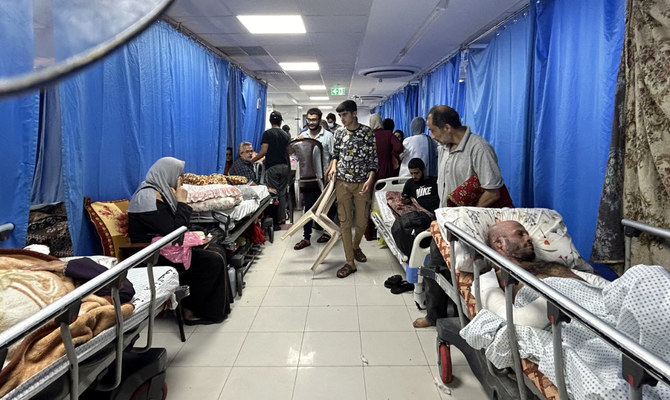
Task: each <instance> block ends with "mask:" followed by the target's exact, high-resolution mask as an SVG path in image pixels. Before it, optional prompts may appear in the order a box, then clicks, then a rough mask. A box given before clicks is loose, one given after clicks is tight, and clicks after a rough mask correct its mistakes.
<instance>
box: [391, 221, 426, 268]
mask: <svg viewBox="0 0 670 400" xmlns="http://www.w3.org/2000/svg"><path fill="white" fill-rule="evenodd" d="M431 222H432V220H431V219H430V216H429V215H428V214H426V213H425V212H423V211H410V212H408V213H406V214H403V215H401V216H399V217H398V218H396V220H395V222H393V226H391V235H393V240H394V241H395V244H396V246H398V248H399V249H400V251H402V253H403V254H404V255H406V256H407V257H409V255H410V253H411V252H412V245H413V244H414V238H415V237H416V235H418V234H419V233H421V232H423V231H425V230H426V229H428V228H429V227H430V223H431Z"/></svg>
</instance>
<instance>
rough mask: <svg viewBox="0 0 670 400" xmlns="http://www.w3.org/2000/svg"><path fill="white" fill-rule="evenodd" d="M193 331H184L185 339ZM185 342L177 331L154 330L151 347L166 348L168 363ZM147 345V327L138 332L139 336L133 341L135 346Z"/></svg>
mask: <svg viewBox="0 0 670 400" xmlns="http://www.w3.org/2000/svg"><path fill="white" fill-rule="evenodd" d="M192 334H193V332H188V333H185V336H186V341H188V338H189V337H190V336H191V335H192ZM184 344H185V342H182V341H181V339H180V338H179V332H169V333H168V332H154V334H153V339H152V340H151V347H163V348H165V350H167V354H168V364H169V363H171V362H172V360H174V358H175V356H176V355H177V353H179V350H181V348H182V347H184ZM146 345H147V329H146V328H145V329H144V330H143V331H142V332H141V333H140V338H139V339H138V340H137V342H135V347H144V346H146Z"/></svg>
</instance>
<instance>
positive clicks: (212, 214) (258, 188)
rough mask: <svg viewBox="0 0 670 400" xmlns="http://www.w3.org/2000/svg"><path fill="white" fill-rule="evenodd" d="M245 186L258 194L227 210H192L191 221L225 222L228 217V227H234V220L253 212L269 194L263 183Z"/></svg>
mask: <svg viewBox="0 0 670 400" xmlns="http://www.w3.org/2000/svg"><path fill="white" fill-rule="evenodd" d="M247 188H248V189H251V190H253V191H254V192H255V193H256V194H257V195H258V198H257V199H256V198H254V199H247V200H242V202H241V203H240V204H238V205H236V206H235V207H233V208H231V209H229V210H222V211H204V212H194V213H193V214H192V215H191V223H196V224H197V223H214V222H219V223H223V224H225V222H226V221H227V220H228V219H230V222H229V225H228V229H229V230H232V229H234V227H235V222H238V221H241V220H242V219H244V218H245V217H247V216H249V215H251V214H253V213H254V212H255V211H256V210H258V207H259V206H260V204H261V202H262V201H263V200H265V198H266V197H269V196H270V192H268V188H267V186H265V185H254V186H251V185H250V186H247Z"/></svg>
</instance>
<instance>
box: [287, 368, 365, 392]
mask: <svg viewBox="0 0 670 400" xmlns="http://www.w3.org/2000/svg"><path fill="white" fill-rule="evenodd" d="M363 376H364V374H363V368H362V367H313V368H302V367H301V368H298V377H297V379H296V383H295V390H294V392H293V400H343V399H346V400H365V398H366V396H365V383H364V377H363Z"/></svg>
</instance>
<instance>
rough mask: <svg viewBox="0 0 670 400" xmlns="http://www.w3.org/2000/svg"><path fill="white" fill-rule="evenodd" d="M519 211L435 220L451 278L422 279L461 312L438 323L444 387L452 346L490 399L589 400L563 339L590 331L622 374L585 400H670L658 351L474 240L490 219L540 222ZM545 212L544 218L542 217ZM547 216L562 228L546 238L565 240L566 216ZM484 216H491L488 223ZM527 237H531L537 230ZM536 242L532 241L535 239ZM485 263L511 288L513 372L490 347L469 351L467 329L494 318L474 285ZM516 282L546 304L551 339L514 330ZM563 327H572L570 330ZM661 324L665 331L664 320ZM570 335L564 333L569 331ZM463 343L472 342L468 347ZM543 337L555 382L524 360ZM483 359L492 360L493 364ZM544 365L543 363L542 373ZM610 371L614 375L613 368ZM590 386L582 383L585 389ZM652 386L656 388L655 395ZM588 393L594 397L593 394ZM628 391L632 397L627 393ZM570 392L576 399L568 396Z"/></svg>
mask: <svg viewBox="0 0 670 400" xmlns="http://www.w3.org/2000/svg"><path fill="white" fill-rule="evenodd" d="M514 210H515V211H503V210H502V209H498V210H495V209H476V208H470V207H459V208H454V209H438V210H436V214H437V221H436V222H434V223H433V225H432V226H431V233H432V235H433V237H434V238H435V241H436V243H437V244H438V247H439V248H440V252H441V253H442V254H443V256H444V257H445V261H447V266H448V268H449V271H448V276H449V279H445V277H443V276H442V275H441V274H438V273H436V271H434V270H431V269H429V268H422V269H421V274H422V275H424V276H426V277H430V278H432V279H435V280H436V281H437V283H438V284H439V286H440V287H441V288H442V289H443V290H444V291H445V292H446V293H447V294H448V296H449V297H450V298H451V299H452V300H453V301H454V302H455V303H456V305H457V315H456V316H454V317H450V318H443V319H439V320H438V321H437V331H438V339H437V352H438V364H439V368H440V375H441V378H442V380H443V381H444V382H445V383H448V382H450V381H451V379H452V374H451V359H450V351H449V346H450V345H455V346H457V347H458V348H459V350H461V351H462V352H463V353H464V355H465V357H466V359H467V360H468V363H469V365H470V368H471V370H472V372H473V373H474V374H475V375H476V376H477V378H478V379H479V381H480V382H481V384H482V386H483V388H484V390H485V392H486V393H487V394H488V396H489V398H496V399H527V398H542V399H544V398H546V399H558V398H560V399H568V398H584V394H585V393H587V390H585V388H582V387H576V386H575V385H577V386H578V385H579V384H578V383H577V382H576V381H577V380H580V379H581V378H579V377H578V378H577V379H575V378H574V375H572V376H566V375H567V373H568V372H570V370H569V369H568V363H569V364H570V365H571V366H572V365H575V362H574V360H573V359H574V356H573V358H572V359H571V358H566V354H568V353H574V351H575V349H574V348H570V347H567V348H565V349H564V346H563V344H564V343H566V342H567V340H568V339H567V337H566V336H564V335H565V333H562V332H567V331H568V330H569V329H571V327H573V326H575V327H577V328H581V329H582V330H583V331H588V333H589V335H590V336H589V338H590V339H589V340H586V339H584V338H585V337H586V336H584V337H582V338H581V339H582V340H583V341H584V343H588V344H589V345H595V344H601V345H602V346H603V347H605V348H607V350H608V351H609V352H614V353H615V354H616V352H617V351H618V352H620V353H621V356H620V357H621V358H618V356H616V357H615V365H614V366H613V367H612V368H613V370H614V371H618V378H617V374H612V375H614V376H613V377H612V378H613V379H614V382H615V384H614V385H611V387H608V389H607V390H610V391H609V392H607V394H606V395H604V396H600V397H598V396H596V395H594V394H593V393H591V394H588V393H587V394H586V396H593V397H591V398H622V399H623V398H626V397H628V398H630V399H641V398H642V396H643V393H644V395H645V398H647V397H648V398H668V397H667V396H669V395H670V387H668V386H667V385H669V384H670V363H668V360H667V359H662V358H660V357H659V356H658V355H657V354H655V353H654V352H652V351H650V350H649V349H647V348H645V347H643V346H641V345H640V344H638V342H637V341H634V340H631V338H630V337H629V336H628V335H627V334H624V333H622V332H620V331H619V330H617V329H616V328H614V327H613V326H612V325H611V324H609V323H606V322H605V321H603V320H602V319H601V318H599V317H597V316H595V315H594V314H592V313H591V312H589V311H587V310H586V309H585V308H583V307H582V306H581V303H580V304H577V303H575V302H574V301H572V300H570V299H569V298H568V297H566V296H564V295H563V294H562V293H561V292H559V291H557V290H556V289H555V288H554V287H553V286H550V285H548V284H547V283H545V281H546V280H539V279H537V278H536V277H535V276H533V275H532V274H530V273H529V272H527V271H526V270H524V269H522V268H521V267H519V266H517V265H515V264H513V263H511V262H510V261H509V260H507V259H506V258H504V257H502V256H501V255H500V254H498V253H497V252H495V251H494V250H492V249H491V248H489V247H488V246H486V245H485V244H484V243H483V242H482V240H481V239H482V237H481V235H479V236H478V238H475V236H476V235H475V234H473V232H477V231H478V230H481V229H480V228H479V227H478V226H477V225H481V224H486V223H487V221H486V218H495V219H496V220H506V219H516V220H518V221H519V222H521V223H522V224H523V225H524V226H528V224H529V223H537V222H538V221H531V219H532V218H528V217H524V215H523V213H524V212H525V211H526V210H535V211H534V212H537V210H538V209H514ZM505 212H507V213H509V212H514V213H517V216H519V218H509V217H508V216H505ZM542 212H543V213H544V211H542ZM546 212H547V213H548V215H551V217H552V218H554V220H555V222H556V224H555V228H554V229H553V230H546V231H544V232H543V233H542V234H544V235H549V234H551V233H556V232H559V233H560V232H561V229H562V228H564V225H562V222H561V221H560V215H558V213H555V212H554V211H552V210H546ZM486 213H489V214H488V216H487V215H486ZM551 213H555V214H551ZM524 218H525V219H524ZM623 224H624V226H626V227H627V228H628V229H626V235H627V236H629V237H630V236H634V235H635V234H639V231H645V232H649V233H653V234H657V235H661V236H662V237H665V238H670V231H666V230H660V229H658V228H652V227H649V226H647V225H644V224H640V223H637V222H634V221H628V220H624V221H623ZM538 225H539V224H538ZM559 225H560V226H559ZM556 227H557V228H556ZM528 230H529V232H530V231H531V229H528ZM531 236H533V235H532V234H531ZM545 237H546V236H545ZM568 237H569V236H568ZM552 240H553V239H552V238H549V240H548V241H552ZM535 243H536V241H535V240H534V244H535ZM566 254H567V252H566ZM485 260H486V261H488V262H491V263H493V264H495V265H497V266H498V267H499V268H500V269H501V271H502V279H503V282H504V285H505V287H504V290H505V315H506V318H505V320H506V321H503V322H502V323H501V325H502V326H504V328H506V329H505V331H504V334H503V335H502V336H500V342H503V341H505V339H506V341H507V342H508V347H507V349H506V351H507V352H508V353H509V354H510V355H511V364H512V367H511V369H510V368H497V367H496V366H494V364H493V363H492V362H491V361H490V359H489V358H490V357H492V355H493V356H494V357H495V355H496V354H495V351H494V352H489V350H490V348H487V349H486V353H485V352H484V350H476V349H474V348H473V347H470V344H469V343H473V342H472V338H471V335H470V334H471V332H469V330H468V326H472V325H471V324H473V322H474V321H475V319H476V317H475V315H476V314H479V313H481V314H486V313H487V312H488V310H484V311H482V304H481V296H480V291H479V284H475V285H473V282H479V275H480V270H481V268H482V266H483V265H484V263H485ZM628 260H629V258H628ZM573 261H578V257H576V256H575V258H574V260H573ZM466 266H467V267H466ZM549 279H552V278H549ZM553 279H557V278H553ZM452 282H456V284H452ZM517 282H521V283H523V284H524V285H525V286H527V287H528V288H530V289H532V290H533V291H535V292H537V293H538V294H539V295H540V296H542V297H544V298H545V299H546V300H547V318H548V319H549V324H550V326H551V333H549V332H546V331H542V330H539V329H538V330H536V328H531V327H527V326H519V325H517V326H516V327H515V329H512V328H513V327H514V307H513V303H512V301H513V300H512V287H513V285H514V284H515V283H517ZM524 289H525V288H524ZM522 290H523V289H522ZM519 293H521V292H519ZM518 296H519V295H518V294H517V297H518ZM517 311H518V310H517ZM517 315H518V314H517ZM484 320H485V319H484ZM563 322H570V323H569V324H565V323H563ZM485 323H489V322H485ZM658 323H660V324H663V322H662V321H659V322H658ZM473 325H475V324H473ZM482 326H483V325H478V326H475V327H473V328H472V331H474V330H478V329H480V328H481V327H482ZM464 328H465V329H464ZM564 329H565V331H563V330H564ZM498 333H500V330H499V331H498V332H496V335H497V334H498ZM487 334H489V333H488V332H487V333H485V335H487ZM505 335H506V337H505ZM591 336H592V337H591ZM464 337H466V338H468V340H470V341H469V342H466V340H464ZM538 338H542V339H543V340H544V341H545V343H544V344H545V345H546V349H550V350H549V351H547V353H549V354H547V355H546V358H545V362H547V364H553V365H552V367H551V368H547V364H545V365H544V368H543V369H544V370H546V371H548V374H551V375H552V376H551V378H552V379H551V380H550V379H549V376H547V375H545V374H544V373H543V372H541V371H540V369H541V368H538V365H537V364H536V363H537V362H538V359H537V358H533V356H532V355H531V356H529V358H528V359H523V357H522V354H526V356H528V351H527V347H528V346H527V343H528V342H533V341H534V340H539V339H538ZM594 343H595V344H594ZM485 354H488V357H487V356H486V355H485ZM497 355H499V354H497ZM584 357H585V358H587V357H588V355H584ZM531 359H532V360H531ZM552 361H553V362H552ZM542 362H543V361H542V360H541V359H540V360H539V363H540V365H541V366H542ZM580 367H583V366H580ZM617 368H618V369H617ZM510 370H511V372H510ZM573 371H574V370H573ZM611 371H612V369H610V372H611ZM580 373H581V374H582V375H585V376H589V375H590V374H591V373H592V371H588V370H585V369H582V370H580ZM585 381H586V380H583V381H581V380H580V382H585ZM659 382H661V383H659ZM617 383H618V384H617ZM626 383H627V384H628V390H626ZM603 385H604V384H603ZM652 386H656V387H655V388H653V389H652V388H651V387H652ZM586 389H588V390H590V388H586ZM593 390H594V391H596V390H599V389H593ZM627 391H628V393H626V392H627ZM568 393H570V397H569V396H568Z"/></svg>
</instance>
